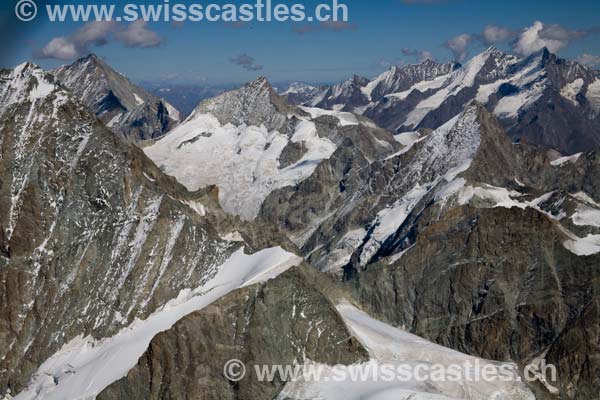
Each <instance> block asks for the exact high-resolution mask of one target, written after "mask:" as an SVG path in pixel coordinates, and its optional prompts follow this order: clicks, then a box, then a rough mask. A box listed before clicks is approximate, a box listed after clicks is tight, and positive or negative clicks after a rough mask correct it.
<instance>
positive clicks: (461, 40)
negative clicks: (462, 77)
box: [445, 33, 475, 62]
mask: <svg viewBox="0 0 600 400" xmlns="http://www.w3.org/2000/svg"><path fill="white" fill-rule="evenodd" d="M474 39H475V37H474V36H473V35H470V34H468V33H463V34H462V35H458V36H456V37H453V38H452V39H450V40H448V41H447V42H446V43H445V45H446V47H447V48H448V49H449V50H450V51H451V52H452V54H453V55H454V58H455V60H456V61H459V62H462V61H464V60H465V58H467V54H468V49H469V45H470V44H471V43H472V42H473V41H474Z"/></svg>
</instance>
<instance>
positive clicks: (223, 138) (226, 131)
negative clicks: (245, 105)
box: [144, 108, 359, 220]
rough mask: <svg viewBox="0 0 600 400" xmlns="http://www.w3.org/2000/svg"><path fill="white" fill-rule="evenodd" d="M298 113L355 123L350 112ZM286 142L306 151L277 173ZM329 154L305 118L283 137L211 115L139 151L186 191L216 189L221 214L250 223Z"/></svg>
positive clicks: (192, 120)
mask: <svg viewBox="0 0 600 400" xmlns="http://www.w3.org/2000/svg"><path fill="white" fill-rule="evenodd" d="M303 109H304V110H306V112H308V113H310V114H311V115H312V117H313V118H318V117H320V116H322V115H330V116H334V117H336V118H338V120H339V121H340V122H339V124H340V125H341V126H346V125H357V124H358V123H359V122H358V120H357V118H356V116H354V115H353V114H350V113H342V112H334V111H327V110H320V109H315V108H303ZM290 143H301V144H302V145H303V147H304V148H305V149H306V151H305V153H304V155H303V156H302V158H301V159H300V160H298V161H296V162H294V163H293V164H291V165H288V166H286V167H285V168H281V167H280V163H279V159H280V157H281V155H282V152H283V150H284V149H285V148H286V146H288V145H289V144H290ZM335 150H336V145H335V144H334V143H333V142H332V141H331V140H329V139H327V138H322V137H319V135H318V133H317V128H316V126H315V123H314V122H313V121H312V120H311V119H309V118H306V117H301V118H300V121H299V122H298V124H297V125H296V127H295V131H294V132H293V134H292V135H291V137H288V136H286V135H284V134H282V133H280V132H277V131H268V130H267V129H266V128H265V127H264V126H260V127H257V126H247V125H240V126H234V125H232V124H227V125H221V123H220V122H219V121H218V120H217V118H216V117H214V116H213V115H211V114H193V115H192V116H191V117H190V118H188V120H187V121H186V122H185V123H183V124H182V125H180V126H178V127H177V128H175V129H174V130H173V131H171V132H170V133H169V134H168V135H166V136H165V137H164V138H162V139H161V140H159V141H157V142H156V143H154V144H153V145H151V146H149V147H147V148H145V149H144V151H145V153H146V154H147V155H148V157H150V158H151V159H152V160H153V161H154V162H155V163H156V164H157V165H158V166H159V167H160V168H161V169H162V170H163V171H164V172H165V173H166V174H168V175H171V176H173V177H175V178H176V179H177V180H178V181H179V182H180V183H181V184H183V185H184V186H185V187H186V188H187V189H188V190H190V191H196V190H198V189H201V188H204V187H207V186H210V185H216V186H218V187H219V189H220V190H219V201H220V203H221V206H222V207H223V209H224V210H225V211H227V212H229V213H231V214H234V215H239V216H241V217H242V218H244V219H245V220H252V219H254V218H256V216H257V215H258V213H259V211H260V207H261V205H262V203H263V202H264V200H265V199H266V198H267V196H269V194H270V193H271V192H273V191H274V190H276V189H280V188H283V187H286V186H293V185H296V184H298V183H299V182H302V181H303V180H305V179H306V178H308V177H310V176H311V175H312V174H313V172H314V170H315V168H316V167H317V166H318V165H319V163H320V162H321V161H323V160H325V159H328V158H329V157H331V155H332V154H333V153H334V151H335Z"/></svg>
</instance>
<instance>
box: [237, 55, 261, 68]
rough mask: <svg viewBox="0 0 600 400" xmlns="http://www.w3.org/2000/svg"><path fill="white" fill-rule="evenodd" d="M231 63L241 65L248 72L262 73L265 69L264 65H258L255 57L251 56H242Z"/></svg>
mask: <svg viewBox="0 0 600 400" xmlns="http://www.w3.org/2000/svg"><path fill="white" fill-rule="evenodd" d="M229 61H230V62H231V63H232V64H235V65H239V66H240V67H242V68H244V69H245V70H246V71H260V70H262V69H263V68H264V66H263V65H260V64H257V63H256V60H255V59H254V57H252V56H249V55H248V54H240V55H239V56H237V57H234V58H231V59H230V60H229Z"/></svg>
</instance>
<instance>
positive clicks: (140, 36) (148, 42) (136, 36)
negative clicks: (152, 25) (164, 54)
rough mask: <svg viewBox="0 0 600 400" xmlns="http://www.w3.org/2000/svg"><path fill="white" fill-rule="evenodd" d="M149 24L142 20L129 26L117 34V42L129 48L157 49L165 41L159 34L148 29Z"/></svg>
mask: <svg viewBox="0 0 600 400" xmlns="http://www.w3.org/2000/svg"><path fill="white" fill-rule="evenodd" d="M147 25H148V23H147V22H146V21H143V20H141V19H138V20H137V21H135V22H132V23H131V24H129V26H128V27H127V28H126V29H124V30H121V31H119V32H117V33H116V34H115V36H116V38H117V40H119V41H121V42H123V43H124V44H125V46H127V47H139V48H148V47H157V46H160V45H161V44H162V42H163V40H162V39H161V38H160V36H158V34H157V33H156V32H154V31H152V30H150V29H148V28H147Z"/></svg>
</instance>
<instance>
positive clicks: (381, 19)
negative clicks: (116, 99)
mask: <svg viewBox="0 0 600 400" xmlns="http://www.w3.org/2000/svg"><path fill="white" fill-rule="evenodd" d="M74 1H75V2H77V0H74ZM129 1H131V0H129ZM175 1H176V0H171V3H174V2H175ZM213 1H214V0H213ZM273 1H274V2H275V1H276V0H273ZM323 1H327V0H319V2H323ZM340 1H341V2H344V3H346V4H347V5H348V8H349V11H350V24H349V25H348V26H347V28H348V29H338V30H333V29H316V26H313V28H315V29H312V31H311V32H308V33H304V34H299V33H297V31H299V30H302V28H303V27H304V24H303V23H291V22H289V23H257V22H254V23H249V24H245V25H243V26H240V27H236V26H232V25H230V24H224V23H221V22H217V23H209V22H198V23H192V22H186V23H184V24H183V25H182V26H174V25H173V24H172V23H149V24H148V25H147V26H145V27H144V29H145V30H147V31H151V32H152V33H153V34H154V35H156V36H155V37H157V38H160V45H157V46H156V47H145V48H140V46H137V47H136V44H135V43H134V44H133V45H132V44H131V43H129V42H126V41H124V40H114V39H113V38H112V37H111V38H110V39H108V40H106V41H105V42H106V43H102V45H101V46H96V45H94V44H92V45H89V46H87V48H89V50H90V51H93V52H95V53H96V54H98V55H100V56H102V57H103V58H105V59H106V60H107V62H109V63H110V64H111V65H113V66H114V67H115V68H116V69H118V70H119V71H121V72H122V73H124V74H126V75H127V76H129V77H130V78H132V79H133V80H135V81H141V80H152V81H156V80H161V79H164V80H171V81H177V82H193V83H207V84H224V83H239V82H244V81H247V80H251V79H254V78H255V77H256V76H258V75H265V76H267V77H268V78H269V79H270V80H272V81H274V82H279V81H287V80H301V81H308V82H333V81H338V80H341V79H344V78H346V77H348V76H350V75H352V74H354V73H356V74H360V75H364V76H367V77H371V76H374V75H376V74H378V73H380V72H381V71H383V70H384V69H386V68H387V67H389V65H390V64H392V63H393V64H402V63H412V62H415V61H416V60H417V59H418V58H422V57H423V54H427V56H428V57H434V58H435V59H436V60H438V61H448V60H451V59H454V58H457V57H459V56H462V57H468V56H469V55H472V54H474V53H476V52H478V51H480V50H481V49H483V48H484V47H486V46H487V44H486V43H484V41H483V40H482V39H481V36H480V35H481V33H482V32H483V30H484V29H485V27H486V26H488V25H494V26H496V27H498V28H502V29H506V30H507V31H510V32H511V37H510V38H509V39H506V40H505V41H503V42H498V43H496V45H497V47H499V48H501V49H503V50H506V51H514V49H513V47H514V46H513V45H512V44H511V43H512V42H513V41H514V40H515V38H516V39H518V38H519V35H520V34H521V33H522V30H523V29H525V28H528V27H531V26H532V25H533V23H534V22H535V21H541V22H543V24H544V26H546V27H548V26H551V27H553V28H554V29H553V30H552V32H550V33H551V34H552V35H554V33H553V32H558V34H560V35H562V36H561V38H560V39H561V40H562V42H560V45H558V46H557V48H558V50H557V52H558V54H560V55H561V56H563V57H567V58H577V57H580V56H582V55H583V54H587V55H588V59H590V56H591V57H597V56H600V35H599V34H598V26H599V25H600V19H599V18H598V16H600V2H599V1H597V0H596V1H592V0H589V1H588V0H581V1H559V0H546V1H544V2H540V1H532V0H504V1H502V2H497V1H484V0H477V1H476V0H446V1H444V0H377V1H366V0H345V1H343V0H340ZM79 2H80V3H85V1H82V0H79ZM91 2H92V1H88V3H91ZM102 2H103V1H96V2H95V3H102ZM104 2H105V1H104ZM134 2H137V3H142V2H144V3H151V2H155V3H158V2H159V1H158V0H138V1H134ZM160 2H162V1H160ZM179 2H181V3H188V4H189V3H190V1H188V0H179ZM216 2H217V3H219V1H216ZM225 2H232V1H231V0H229V1H221V2H220V3H225ZM233 2H234V3H235V1H233ZM244 2H245V3H251V2H253V0H246V1H244ZM281 2H284V3H288V4H289V3H292V2H294V1H290V0H281ZM298 2H300V3H304V4H306V5H307V8H312V7H313V6H314V4H316V3H317V1H298ZM2 3H3V4H2V6H1V7H2V14H1V15H2V18H1V19H0V24H1V25H0V34H1V35H2V37H3V40H5V38H7V37H13V38H14V40H12V41H6V42H5V43H4V44H2V47H1V48H0V55H1V59H0V66H2V67H12V66H14V65H16V64H18V63H20V62H23V61H26V60H32V61H34V62H35V63H37V64H39V65H41V66H42V67H45V68H50V67H53V66H56V65H59V64H64V63H67V62H69V61H68V60H64V59H63V60H57V59H51V58H40V57H39V56H40V49H42V48H43V47H44V46H46V45H47V44H48V42H49V41H50V40H52V39H53V38H56V37H67V38H68V37H69V35H73V34H74V32H76V31H77V30H78V29H81V27H82V25H83V24H82V23H71V22H70V23H49V22H46V23H43V22H40V21H37V20H35V21H33V22H28V23H24V22H17V21H16V18H15V16H14V10H13V7H14V4H15V3H16V0H10V1H3V2H2ZM42 3H43V2H42V1H38V5H41V4H42ZM121 3H124V2H123V1H121ZM200 3H203V4H206V3H207V2H206V1H201V2H200ZM237 3H241V2H239V1H238V2H237ZM40 7H41V6H40ZM124 25H126V24H124ZM309 30H311V29H309ZM463 34H466V35H469V36H468V37H469V40H468V42H467V45H466V46H464V49H461V50H463V51H462V52H463V53H464V55H459V54H460V52H461V51H455V52H454V53H453V52H452V51H450V49H449V48H448V41H450V40H452V39H453V38H455V37H457V36H459V35H463ZM563 36H564V38H563ZM128 46H129V47H128ZM152 46H154V45H152ZM403 49H404V51H403ZM406 49H411V50H412V51H410V52H409V51H407V50H406ZM425 52H428V53H425ZM242 55H243V56H247V58H242V60H244V59H253V61H252V63H253V65H258V66H262V69H259V67H256V68H250V69H253V70H247V69H246V68H243V65H239V64H240V63H235V62H232V60H233V59H236V58H237V59H238V60H240V58H239V56H242ZM592 60H594V61H597V60H596V59H594V58H592Z"/></svg>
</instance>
